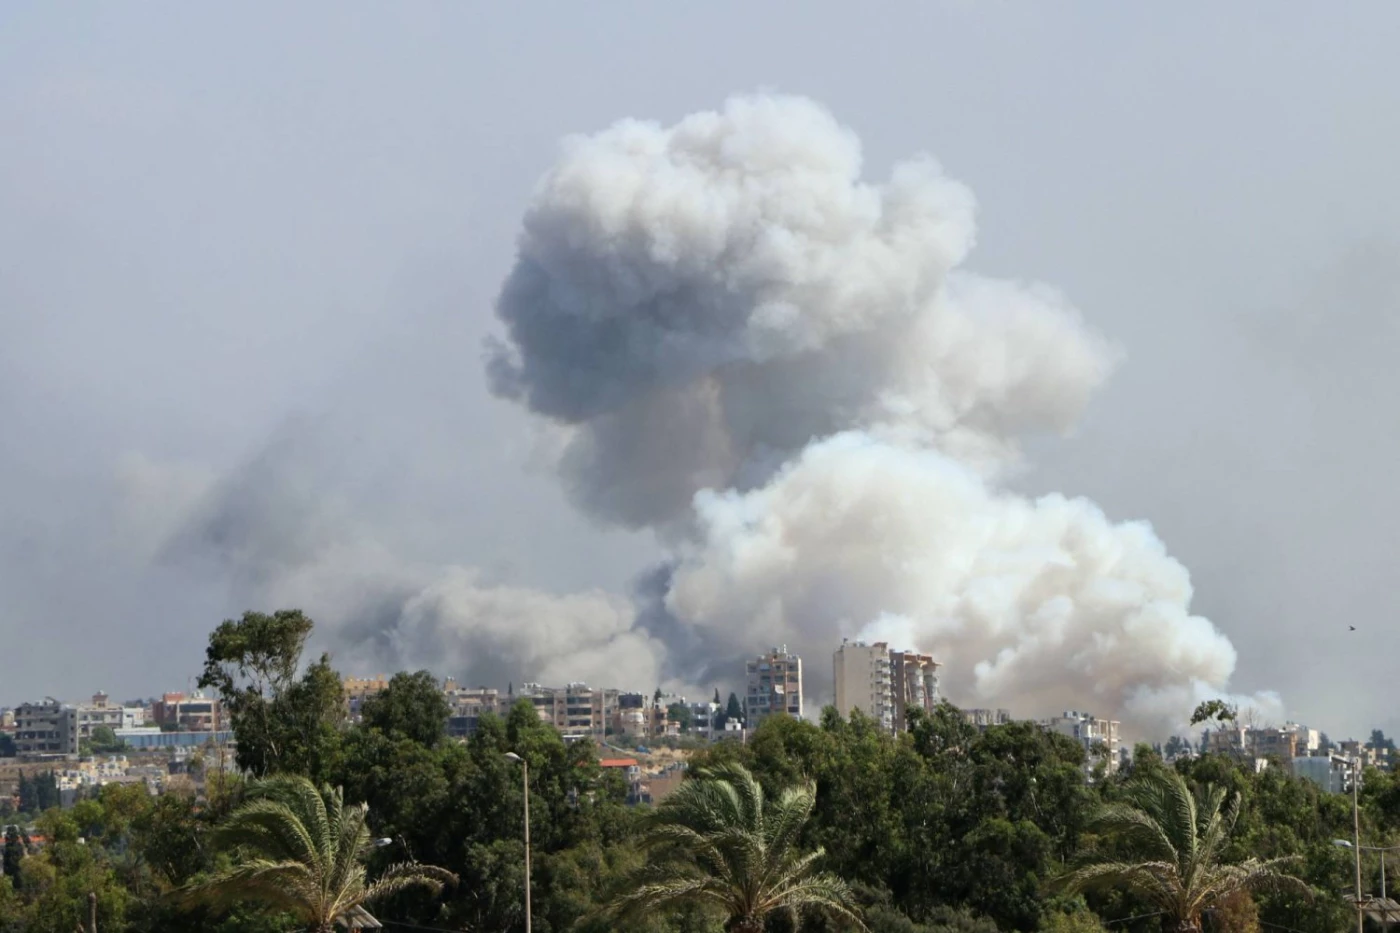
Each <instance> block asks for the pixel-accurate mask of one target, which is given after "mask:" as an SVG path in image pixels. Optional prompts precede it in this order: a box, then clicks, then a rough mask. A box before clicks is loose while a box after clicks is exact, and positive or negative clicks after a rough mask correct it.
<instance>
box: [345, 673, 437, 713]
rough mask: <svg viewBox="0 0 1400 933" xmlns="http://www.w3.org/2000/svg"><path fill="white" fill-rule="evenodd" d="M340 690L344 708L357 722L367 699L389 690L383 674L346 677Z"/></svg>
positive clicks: (387, 681) (387, 680) (387, 679)
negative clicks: (343, 696) (343, 699)
mask: <svg viewBox="0 0 1400 933" xmlns="http://www.w3.org/2000/svg"><path fill="white" fill-rule="evenodd" d="M449 683H450V681H449ZM340 689H341V690H343V691H345V706H346V709H347V710H348V711H349V713H350V718H351V719H352V720H353V721H355V722H359V719H360V707H361V706H362V705H363V704H364V702H365V700H366V699H367V698H369V697H372V696H374V695H375V694H376V693H379V692H380V691H383V690H387V689H389V678H387V677H385V676H384V675H383V674H375V675H374V676H373V677H346V678H345V679H344V680H342V681H341V682H340Z"/></svg>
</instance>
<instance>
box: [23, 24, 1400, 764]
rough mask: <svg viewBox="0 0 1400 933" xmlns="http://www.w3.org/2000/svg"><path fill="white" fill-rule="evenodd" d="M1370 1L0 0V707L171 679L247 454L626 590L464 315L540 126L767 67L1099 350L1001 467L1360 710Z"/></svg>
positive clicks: (676, 101) (664, 112)
mask: <svg viewBox="0 0 1400 933" xmlns="http://www.w3.org/2000/svg"><path fill="white" fill-rule="evenodd" d="M1397 34H1400V10H1397V9H1396V8H1394V7H1393V6H1391V5H1386V4H1380V3H1374V4H1355V5H1349V6H1348V7H1347V8H1346V9H1344V10H1342V9H1336V8H1331V9H1324V8H1322V7H1319V6H1316V5H1308V4H1301V3H1270V4H1263V3H1257V4H1238V5H1232V6H1230V7H1229V8H1228V9H1221V8H1218V7H1216V6H1213V5H1207V4H1180V5H1176V6H1174V7H1173V8H1172V9H1171V10H1169V11H1167V10H1162V9H1158V10H1152V11H1150V14H1149V11H1147V10H1145V9H1141V8H1136V7H1122V6H1110V5H1106V4H1092V3H1081V4H1064V5H1057V6H1056V7H1054V8H1050V7H1046V6H1044V5H1030V4H1023V5H1011V4H968V3H945V4H929V3H908V4H887V5H884V6H882V7H881V8H880V13H879V15H878V16H876V15H861V14H856V13H854V12H853V11H852V10H851V8H850V7H849V5H846V4H835V3H802V4H797V3H786V4H785V3H773V4H764V5H762V6H761V7H760V8H758V9H754V8H753V5H749V4H739V3H732V4H726V3H713V4H706V5H704V6H703V7H701V6H693V7H689V8H681V7H677V6H672V7H667V8H662V7H659V6H655V5H647V4H623V3H618V4H610V5H591V6H589V7H583V6H580V5H576V4H565V3H557V4H547V3H540V4H528V5H527V4H517V5H509V6H508V7H504V6H503V7H496V8H488V7H486V6H480V5H476V6H468V5H450V4H426V3H425V4H419V5H412V6H405V5H396V6H394V7H392V8H391V7H389V6H384V5H374V4H353V3H352V4H345V3H336V4H329V3H327V4H316V3H308V4H299V5H297V6H296V7H295V8H294V9H286V8H284V7H283V6H281V5H271V4H269V5H263V6H259V5H258V4H240V5H236V6H235V5H228V6H225V7H223V8H222V9H216V8H214V7H211V6H207V5H205V6H200V7H198V8H194V7H190V6H188V5H181V4H162V3H152V4H143V5H141V6H140V7H118V6H115V5H114V6H108V7H105V8H95V7H89V8H84V9H77V8H63V7H57V6H54V5H52V4H43V3H19V2H16V3H9V4H5V5H4V7H3V9H0V657H3V660H4V662H5V663H4V664H3V665H0V704H5V705H13V704H15V703H18V702H21V701H22V700H24V699H30V698H36V697H39V696H42V695H54V696H59V697H63V698H66V699H70V700H75V699H79V698H82V697H84V696H86V695H88V694H90V693H92V692H93V691H95V690H98V689H103V690H106V691H108V692H110V693H112V694H114V695H116V696H120V697H124V698H126V697H135V696H149V695H152V694H157V693H159V692H161V691H164V690H169V689H179V688H183V687H186V686H187V685H188V683H189V680H190V678H191V677H193V676H195V675H196V674H197V672H198V669H199V666H200V664H201V662H202V655H203V646H204V644H205V640H206V638H207V634H208V632H209V631H210V629H212V628H213V627H214V626H215V625H216V624H217V623H218V621H219V620H221V619H223V618H226V617H228V616H231V615H235V614H237V613H239V612H241V611H242V610H244V609H248V608H260V609H268V608H273V607H271V606H267V605H252V604H250V600H252V599H255V598H262V597H270V595H271V594H274V593H275V594H276V595H277V596H282V595H284V593H283V592H282V591H279V590H278V589H277V588H276V587H272V588H269V587H267V586H266V585H264V584H265V580H264V574H265V568H263V567H262V566H261V564H260V563H259V560H260V559H261V553H262V551H261V548H262V545H263V544H264V543H265V542H264V539H262V538H259V537H257V536H253V535H250V534H248V533H246V530H244V529H245V526H246V525H247V523H248V521H249V520H247V519H246V516H245V514H244V512H242V511H239V512H238V513H237V514H234V513H232V512H230V513H229V514H227V515H226V514H223V513H219V514H217V515H215V516H214V517H213V518H210V517H209V516H208V515H205V516H204V520H203V523H202V525H201V528H203V533H202V534H201V535H199V536H197V539H192V538H191V537H190V535H189V533H188V532H189V515H190V510H191V509H198V508H199V507H200V506H199V503H201V502H204V501H206V499H205V498H204V497H206V496H207V495H208V494H209V491H210V490H211V489H218V488H222V489H225V490H227V489H228V488H230V486H232V487H234V488H238V489H241V488H245V487H244V485H240V483H242V482H243V481H242V480H241V479H240V477H248V476H258V475H262V474H261V473H260V472H259V471H266V470H269V469H275V471H276V476H277V480H276V482H275V483H274V484H273V486H275V492H276V495H275V496H272V497H271V498H269V496H268V494H266V493H265V491H263V487H261V486H258V487H256V488H257V489H258V490H259V492H258V493H257V495H256V496H255V497H253V498H255V499H256V502H255V508H256V509H258V510H262V511H259V512H258V513H257V514H259V515H264V516H265V517H266V516H271V518H269V522H270V523H271V524H273V525H275V526H276V527H277V528H278V529H279V531H280V532H282V534H280V535H279V538H278V541H279V543H280V544H282V545H285V546H286V547H288V548H289V549H291V550H296V548H297V547H298V546H303V545H304V546H305V547H313V546H316V545H313V544H304V542H308V541H309V542H319V541H321V540H322V537H318V535H322V534H323V530H324V529H327V528H331V529H341V528H344V527H348V526H353V527H354V528H356V529H373V540H374V546H375V547H376V548H384V549H391V550H392V551H393V553H394V554H395V555H397V557H396V560H399V561H401V562H403V563H404V564H405V565H415V566H416V565H420V564H432V565H441V564H450V565H452V566H453V567H460V568H472V569H471V571H470V572H471V573H472V574H475V575H476V578H477V579H481V580H489V581H491V582H492V584H493V585H498V586H502V587H512V588H519V589H521V590H530V591H544V592H547V593H555V594H579V593H584V594H592V596H591V597H590V598H595V599H596V601H597V602H598V605H599V606H601V605H602V604H603V603H606V604H607V605H608V606H612V604H613V603H614V602H616V601H617V600H619V599H625V597H626V595H627V594H628V593H629V592H630V591H631V589H632V587H633V586H634V581H635V580H636V577H637V574H638V572H639V570H641V569H642V568H644V567H646V566H648V565H649V564H651V563H654V562H655V561H656V560H657V559H658V557H659V555H661V553H662V550H663V547H662V545H661V544H660V543H658V541H657V539H656V537H655V536H654V535H652V534H651V533H648V532H646V531H637V530H631V531H629V530H625V529H620V528H618V527H610V526H606V525H603V524H600V523H599V522H598V521H596V520H594V519H593V518H590V517H589V516H588V515H586V514H584V513H583V512H581V511H580V510H579V509H577V508H574V507H573V506H572V505H571V504H570V502H569V501H568V500H567V498H566V493H565V490H564V489H563V488H562V487H561V484H560V483H559V481H558V479H557V478H556V477H555V476H554V475H553V472H552V469H551V468H550V467H549V466H548V465H547V464H548V462H549V459H550V451H549V447H550V445H551V443H552V439H551V436H550V433H549V432H548V431H547V430H542V427H541V424H540V422H539V419H537V418H534V417H532V416H531V415H530V413H529V412H527V411H526V410H525V409H524V408H522V407H521V406H519V405H516V404H512V403H511V402H510V401H509V400H507V399H502V398H500V397H498V396H497V395H495V394H493V393H492V391H491V390H490V386H489V385H488V381H487V377H486V374H485V369H484V366H483V358H484V351H483V340H485V339H486V338H487V337H490V336H493V335H499V334H500V331H501V326H500V323H499V322H498V321H497V319H496V316H495V311H494V305H495V301H496V296H497V294H498V292H499V291H500V289H501V286H502V283H503V281H505V279H506V277H507V275H508V274H509V273H510V271H511V268H512V265H513V262H514V260H515V251H516V247H517V241H518V236H519V231H520V226H521V217H522V215H523V214H524V212H525V211H526V208H527V206H529V205H530V203H531V197H532V193H533V191H534V189H535V185H536V183H537V181H538V179H539V178H540V177H541V175H542V174H543V173H544V172H545V171H546V170H548V169H549V168H550V166H551V165H552V164H554V162H555V161H556V159H557V158H558V157H559V152H560V149H559V145H560V140H561V139H562V138H563V137H565V136H567V135H569V134H574V133H585V132H595V131H598V130H600V129H602V128H604V127H607V126H608V125H610V124H612V123H614V122H615V121H617V120H619V119H622V118H626V117H636V118H643V119H653V120H657V121H660V122H662V123H664V124H670V123H673V122H675V121H677V120H679V119H681V118H682V117H684V116H685V115H686V114H689V113H693V112H695V111H699V110H704V109H708V108H716V107H719V106H720V105H721V104H722V103H723V102H724V101H725V99H726V98H728V97H729V96H730V95H732V94H735V93H745V92H755V91H765V92H766V91H774V92H781V93H789V94H800V95H805V96H808V97H810V98H812V99H814V100H816V101H819V102H821V103H822V104H823V105H825V106H826V107H828V108H830V110H831V111H832V113H834V114H835V115H836V116H837V117H838V118H839V120H840V121H841V122H843V123H844V124H846V125H848V126H849V127H851V128H852V129H853V130H854V131H855V132H856V133H857V134H858V135H859V137H860V139H861V141H862V143H863V146H864V159H865V167H866V171H867V173H868V174H871V175H875V176H883V175H885V174H887V173H888V171H889V169H890V167H891V166H892V165H893V164H894V163H895V162H896V161H898V160H900V159H903V158H906V157H908V156H909V155H911V154H912V153H917V152H928V153H931V154H932V155H933V156H935V157H936V158H937V159H938V160H939V162H940V163H941V164H942V166H943V167H944V169H945V170H946V171H947V172H948V173H949V174H950V175H952V176H953V177H955V178H957V179H959V180H961V181H962V182H964V183H965V184H967V185H968V186H969V187H970V188H971V189H972V190H973V191H974V192H975V193H976V198H977V202H978V223H977V243H976V247H975V250H974V251H973V252H972V254H971V256H970V257H969V258H968V260H967V261H966V263H965V265H966V266H967V267H968V268H971V269H973V270H975V271H977V272H979V273H984V274H988V275H993V276H996V277H998V278H1003V279H1011V280H1015V281H1026V282H1030V281H1042V282H1048V283H1052V284H1053V285H1054V286H1055V287H1056V288H1057V289H1059V290H1060V291H1061V292H1063V294H1064V295H1066V296H1067V297H1068V298H1069V299H1070V300H1071V301H1072V302H1073V303H1074V305H1075V306H1076V307H1077V308H1078V309H1079V310H1080V311H1081V312H1082V313H1083V315H1084V317H1085V318H1086V319H1087V320H1088V321H1090V322H1091V323H1092V325H1093V327H1094V328H1095V329H1096V330H1097V331H1098V332H1099V333H1102V334H1103V335H1105V336H1106V337H1107V338H1108V339H1110V340H1111V341H1113V343H1114V344H1115V346H1116V347H1117V348H1118V350H1119V351H1120V353H1121V361H1120V363H1119V365H1118V366H1117V368H1116V369H1115V371H1114V372H1113V374H1112V376H1111V377H1110V378H1109V380H1108V382H1107V384H1106V385H1105V386H1104V387H1103V388H1102V389H1101V390H1100V391H1098V393H1097V394H1096V395H1095V396H1094V398H1093V400H1092V401H1091V402H1090V403H1089V406H1088V408H1087V411H1086V412H1085V414H1084V416H1083V417H1082V419H1081V420H1080V422H1079V424H1078V425H1077V427H1076V428H1075V429H1074V430H1073V431H1072V432H1071V433H1070V434H1069V435H1068V436H1065V437H1061V436H1053V437H1050V436H1046V437H1036V438H1033V439H1031V440H1030V441H1029V442H1028V444H1027V456H1026V460H1025V465H1024V467H1023V468H1022V469H1021V470H1020V472H1018V473H1017V474H1016V475H1015V477H1014V478H1013V479H1012V480H1011V483H1012V485H1013V486H1014V487H1015V488H1016V489H1018V490H1021V491H1024V492H1026V493H1027V494H1032V495H1039V494H1041V493H1045V492H1050V491H1061V492H1064V493H1067V494H1070V495H1084V496H1088V497H1090V498H1092V499H1093V500H1094V501H1096V502H1098V503H1099V505H1100V506H1101V507H1102V508H1103V509H1104V511H1105V512H1106V513H1107V514H1108V515H1109V516H1110V517H1111V518H1113V519H1115V520H1124V519H1145V520H1147V521H1150V522H1151V524H1152V526H1153V528H1154V529H1155V531H1156V533H1157V535H1158V536H1159V537H1160V538H1161V539H1162V540H1163V541H1165V542H1166V544H1167V546H1168V547H1169V548H1170V551H1171V553H1172V554H1173V555H1174V556H1175V557H1176V558H1177V559H1178V560H1180V561H1181V562H1182V563H1183V564H1184V565H1185V566H1186V567H1187V568H1189V570H1190V572H1191V580H1192V583H1193V584H1194V588H1195V598H1194V601H1193V603H1192V608H1193V609H1194V611H1196V612H1198V613H1200V614H1202V615H1204V616H1207V617H1209V618H1210V619H1211V620H1212V621H1213V622H1214V623H1215V625H1216V626H1217V627H1218V628H1219V629H1220V630H1221V631H1223V632H1224V633H1225V634H1226V635H1228V637H1229V638H1230V640H1231V641H1232V642H1233V643H1234V646H1235V649H1236V651H1237V652H1238V663H1237V666H1236V669H1235V672H1234V675H1233V678H1232V679H1231V681H1230V687H1231V689H1232V690H1234V691H1238V692H1242V693H1251V692H1254V691H1260V690H1275V691H1278V693H1279V694H1281V696H1282V697H1283V700H1284V703H1285V705H1286V709H1287V712H1288V715H1289V716H1290V717H1291V718H1293V719H1297V720H1301V721H1305V722H1308V723H1310V724H1312V725H1314V726H1315V727H1320V728H1322V729H1324V730H1325V731H1328V732H1329V733H1331V734H1332V735H1333V737H1336V736H1338V735H1342V734H1349V733H1350V734H1360V733H1364V732H1365V731H1367V730H1369V729H1370V728H1372V727H1375V726H1380V727H1383V728H1385V729H1387V731H1392V730H1395V729H1397V728H1400V713H1397V712H1396V709H1395V703H1394V700H1395V688H1394V687H1393V683H1394V680H1393V678H1392V677H1391V676H1390V672H1391V666H1392V660H1391V659H1392V658H1394V657H1395V656H1396V653H1397V648H1400V626H1397V625H1396V624H1394V622H1392V620H1391V617H1392V615H1393V614H1394V612H1395V610H1396V609H1397V607H1398V606H1400V598H1398V597H1397V596H1396V590H1395V588H1394V587H1393V586H1391V585H1390V580H1391V577H1392V571H1391V567H1392V566H1394V565H1395V563H1396V559H1397V557H1400V554H1397V551H1400V547H1398V546H1397V544H1396V541H1395V536H1394V534H1393V531H1392V529H1393V527H1394V526H1395V523H1396V519H1397V517H1400V495H1397V493H1396V492H1395V484H1394V483H1393V482H1391V481H1390V476H1389V473H1390V469H1389V468H1390V466H1391V464H1394V463H1396V462H1400V456H1397V455H1400V439H1397V438H1398V437H1400V436H1398V435H1397V432H1395V431H1394V430H1393V429H1392V425H1391V421H1392V420H1393V419H1392V416H1390V415H1389V413H1388V403H1389V402H1390V400H1391V399H1392V398H1394V397H1395V396H1396V389H1397V388H1400V377H1397V376H1396V375H1395V368H1394V366H1393V365H1392V361H1393V360H1394V358H1395V355H1396V350H1397V349H1400V332H1397V327H1400V324H1398V323H1397V321H1400V317H1398V316H1397V312H1398V311H1400V271H1397V270H1400V264H1397V262H1396V259H1397V246H1398V245H1400V219H1397V218H1400V180H1397V177H1396V176H1395V173H1394V172H1393V165H1394V164H1395V154H1396V151H1397V148H1400V128H1398V127H1397V126H1396V125H1395V123H1394V121H1393V120H1390V119H1388V116H1389V115H1390V114H1393V113H1395V112H1396V110H1397V105H1400V73H1397V72H1400V64H1397V63H1396V61H1395V58H1394V55H1393V45H1394V37H1395V36H1396V35H1397ZM269 464H271V465H273V466H269ZM249 482H251V481H249ZM245 485H246V484H245ZM249 488H253V487H249ZM221 501H234V502H238V501H242V500H238V499H237V497H233V498H232V499H230V497H228V496H224V497H223V500H221ZM240 523H243V524H240ZM268 524H269V523H268V522H265V523H263V524H262V525H260V526H259V527H260V528H261V527H266V526H267V525H268ZM210 528H213V529H214V531H210V530H209V529H210ZM335 533H336V532H324V534H330V535H334V534H335ZM211 542H212V544H211ZM289 542H290V543H289ZM252 550H255V551H257V553H256V554H254V555H253V557H251V558H250V557H249V556H248V552H249V551H252ZM230 554H234V556H233V557H230V556H229V555H230ZM350 566H352V567H357V566H359V565H358V564H356V563H355V562H354V561H351V562H350ZM337 583H338V585H340V586H343V585H344V578H337ZM293 594H294V595H295V596H296V597H297V598H298V599H300V600H301V601H302V602H304V603H305V606H304V608H306V609H307V611H308V612H309V613H310V614H312V615H313V616H317V615H318V610H319V611H320V613H321V614H322V615H325V614H333V613H334V612H335V611H336V608H337V606H338V603H337V599H338V598H339V597H338V594H334V593H327V592H324V591H323V590H322V589H320V588H318V587H317V586H316V585H307V586H305V587H299V588H296V589H294V591H293ZM598 611H599V612H603V611H604V610H603V609H602V608H599V609H598ZM607 611H612V610H611V609H608V610H607ZM1353 625H1354V626H1355V627H1356V631H1354V632H1352V631H1350V630H1349V627H1350V626H1353ZM547 635H548V633H547V632H546V633H543V635H542V637H547ZM318 645H319V643H318ZM324 647H327V648H329V649H330V650H332V651H335V652H336V656H337V661H338V663H339V664H340V666H341V667H342V668H343V669H345V670H347V671H359V672H374V671H375V670H377V668H376V667H374V665H375V664H376V663H379V659H378V658H376V657H374V656H366V655H364V654H363V653H361V652H359V651H357V650H356V649H355V647H354V645H352V644H348V643H332V642H326V643H325V644H324ZM817 663H819V664H823V665H824V663H825V662H824V660H819V661H818V662H817ZM439 673H442V674H451V673H455V672H454V671H452V670H443V671H439ZM642 686H643V687H644V688H645V687H649V686H650V685H649V684H648V685H642ZM955 699H956V698H955Z"/></svg>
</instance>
